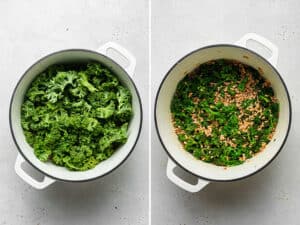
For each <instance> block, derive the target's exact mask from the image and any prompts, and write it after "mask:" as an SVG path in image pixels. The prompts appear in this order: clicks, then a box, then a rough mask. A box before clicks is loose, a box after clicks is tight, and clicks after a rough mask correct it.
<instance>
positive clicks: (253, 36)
mask: <svg viewBox="0 0 300 225" xmlns="http://www.w3.org/2000/svg"><path fill="white" fill-rule="evenodd" d="M249 40H253V41H256V42H258V43H260V44H262V45H264V46H265V47H266V48H267V49H269V50H270V51H271V57H270V58H269V59H268V61H269V62H270V63H271V64H272V65H273V66H276V65H277V61H278V47H277V46H276V45H274V44H273V43H272V42H271V41H269V40H268V39H266V38H264V37H262V36H260V35H258V34H255V33H248V34H245V35H244V36H243V37H242V38H241V39H240V40H238V41H237V42H235V44H236V45H240V46H243V47H247V41H249Z"/></svg>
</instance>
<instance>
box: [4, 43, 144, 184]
mask: <svg viewBox="0 0 300 225" xmlns="http://www.w3.org/2000/svg"><path fill="white" fill-rule="evenodd" d="M104 46H111V47H113V48H114V49H116V50H118V52H121V53H122V54H123V56H124V57H128V58H127V60H128V61H129V62H130V63H131V64H130V66H129V67H128V68H127V71H128V73H129V72H130V76H132V75H133V73H134V69H135V63H136V60H135V58H134V57H133V56H132V54H130V53H129V52H128V51H127V50H126V49H124V48H123V47H121V46H119V45H117V44H115V43H111V42H110V43H109V45H104ZM100 49H101V48H100ZM102 49H106V47H104V48H102ZM101 53H102V54H103V55H101V54H98V53H97V52H93V51H87V50H65V51H60V52H57V53H54V54H51V55H49V56H47V57H45V58H43V59H41V60H40V61H38V62H37V63H36V64H34V65H33V66H32V67H31V68H30V69H29V70H27V72H26V73H25V75H24V76H23V78H22V79H21V80H20V82H19V83H18V85H17V88H16V91H15V94H14V96H13V99H12V104H11V112H10V117H11V121H12V132H13V135H14V137H15V141H16V144H17V145H18V147H19V149H20V150H21V151H22V153H23V155H24V156H25V158H26V159H27V160H28V161H30V163H32V164H33V165H34V166H35V167H37V168H38V169H39V170H40V171H42V172H44V173H45V174H48V175H49V176H51V177H55V178H57V179H61V180H65V181H85V180H90V179H94V178H97V177H99V176H102V175H105V174H106V173H108V172H110V171H111V170H113V169H114V168H116V167H117V166H118V165H120V164H121V163H122V162H123V161H124V160H125V159H126V157H127V156H128V155H129V154H130V151H131V149H132V148H133V146H134V144H135V142H136V139H137V138H138V135H139V130H140V125H141V116H142V112H141V105H140V101H139V97H138V93H137V92H136V89H135V87H134V84H133V83H132V81H131V80H130V79H129V78H128V76H127V74H126V72H125V71H124V70H123V69H122V68H121V67H120V66H119V65H118V64H117V63H115V62H114V61H112V60H111V59H110V58H109V57H106V56H105V53H106V51H101ZM88 61H98V62H101V63H102V64H104V65H105V66H107V67H108V68H110V69H111V70H112V71H113V72H114V73H115V74H116V75H117V76H118V79H119V80H120V82H121V83H123V85H125V86H126V87H127V88H128V89H129V90H130V91H131V94H132V106H133V111H134V116H133V118H132V119H131V121H130V124H129V128H128V140H127V142H126V144H124V145H122V146H121V147H119V149H117V150H116V152H115V153H114V154H113V155H112V156H111V157H110V158H109V159H107V160H105V161H103V162H101V163H99V164H98V165H97V166H96V167H95V168H94V169H91V170H87V171H82V172H81V171H80V172H79V171H76V172H74V171H69V170H68V169H66V168H64V167H59V166H56V165H54V164H53V163H51V162H47V163H44V162H41V161H40V160H38V159H37V157H36V156H35V155H34V153H33V149H32V148H31V147H30V146H29V144H28V143H27V142H26V140H25V136H24V133H23V130H22V127H21V118H20V114H21V113H20V110H21V105H22V102H23V99H24V94H25V92H26V90H27V88H28V87H29V85H30V83H31V82H32V80H33V79H34V78H35V77H36V75H38V74H39V73H41V72H42V71H44V70H45V69H46V68H47V67H49V66H50V65H53V64H56V63H72V62H88ZM24 161H25V160H24V159H23V156H21V155H20V154H19V155H18V157H17V160H16V163H15V171H16V173H17V174H18V175H19V176H20V177H21V178H22V179H23V180H24V181H25V182H27V183H28V184H30V185H31V186H33V187H34V188H37V189H43V188H45V187H47V186H48V185H50V184H51V183H53V182H54V181H55V180H54V179H52V178H49V177H47V176H45V178H44V180H43V181H42V182H38V181H36V180H34V179H33V178H32V177H31V176H30V175H28V174H27V173H26V172H25V171H24V170H23V169H22V167H21V165H22V163H24Z"/></svg>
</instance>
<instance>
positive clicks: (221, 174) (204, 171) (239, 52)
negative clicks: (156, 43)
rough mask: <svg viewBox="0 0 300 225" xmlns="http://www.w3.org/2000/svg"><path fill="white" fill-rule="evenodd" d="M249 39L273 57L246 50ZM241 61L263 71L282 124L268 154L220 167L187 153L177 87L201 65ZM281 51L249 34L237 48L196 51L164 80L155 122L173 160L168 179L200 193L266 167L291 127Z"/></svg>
mask: <svg viewBox="0 0 300 225" xmlns="http://www.w3.org/2000/svg"><path fill="white" fill-rule="evenodd" d="M248 40H254V41H256V42H258V43H260V44H261V45H263V46H265V47H266V48H268V49H269V50H270V51H271V54H272V55H271V57H270V58H269V59H265V58H263V57H262V56H260V55H259V54H257V53H256V52H253V51H252V50H250V49H248V48H247V47H246V45H247V41H248ZM223 58H224V59H232V60H238V61H240V62H242V63H244V64H247V65H250V66H252V67H253V68H255V69H257V70H259V71H262V72H263V74H262V76H263V77H265V78H266V79H267V80H269V81H270V82H271V85H272V87H273V89H274V93H275V96H276V97H277V99H278V101H279V104H280V106H279V121H278V124H277V127H276V130H275V134H274V136H273V138H272V140H271V141H270V142H269V144H268V145H267V146H266V148H265V149H264V151H262V152H260V153H259V154H257V155H255V156H254V157H252V158H251V159H248V160H247V161H246V162H245V163H243V164H241V165H238V166H232V167H228V168H227V169H224V167H222V166H216V165H213V164H210V163H206V162H203V161H201V160H198V159H196V158H195V157H194V156H193V155H192V154H190V153H188V152H187V151H185V150H183V148H182V145H181V143H180V142H179V140H178V138H177V135H176V134H175V132H174V127H173V124H172V121H171V111H170V104H171V100H172V98H173V95H174V93H175V90H176V87H177V84H178V82H179V81H180V80H182V79H183V78H184V76H185V75H186V74H187V73H189V72H191V71H192V70H194V69H195V68H196V67H198V66H199V65H200V64H202V63H205V62H207V61H210V60H216V59H223ZM277 58H278V48H277V47H276V46H275V45H274V44H272V43H271V42H270V41H268V40H267V39H265V38H263V37H261V36H259V35H257V34H253V33H249V34H246V35H245V36H244V37H242V38H241V40H239V41H238V42H236V43H235V44H234V45H231V44H219V45H211V46H207V47H203V48H200V49H198V50H195V51H193V52H191V53H189V54H188V55H186V56H184V57H183V58H181V59H180V60H179V61H178V62H177V63H176V64H175V65H174V66H173V67H172V68H171V69H170V70H169V72H168V73H167V75H166V76H165V77H164V79H163V81H162V83H161V85H160V87H159V90H158V93H157V96H156V101H155V123H156V129H157V132H158V136H159V139H160V141H161V143H162V145H163V147H164V149H165V150H166V152H167V153H168V155H169V157H170V159H168V163H167V177H168V178H169V179H170V180H171V181H172V182H173V183H175V184H176V185H178V186H179V187H181V188H182V189H184V190H186V191H189V192H197V191H200V190H201V189H202V188H203V187H205V186H206V185H207V184H208V183H209V182H210V181H234V180H239V179H242V178H246V177H248V176H250V175H253V174H255V173H257V172H258V171H260V170H262V169H263V168H265V167H266V166H267V165H268V164H269V163H270V162H271V161H272V160H273V159H274V158H275V157H276V156H277V155H278V153H279V152H280V150H281V149H282V147H283V145H284V143H285V141H286V139H287V136H288V133H289V129H290V125H291V102H290V97H289V94H288V90H287V88H286V85H285V83H284V81H283V79H282V78H281V76H280V74H279V73H278V71H277V70H276V69H275V66H276V63H277ZM176 166H180V167H181V168H183V169H184V170H186V171H188V172H189V173H192V174H193V175H195V176H197V177H198V178H199V179H198V182H197V184H190V183H188V182H186V181H184V180H182V179H181V178H179V177H178V176H177V175H176V174H175V173H174V169H175V168H176Z"/></svg>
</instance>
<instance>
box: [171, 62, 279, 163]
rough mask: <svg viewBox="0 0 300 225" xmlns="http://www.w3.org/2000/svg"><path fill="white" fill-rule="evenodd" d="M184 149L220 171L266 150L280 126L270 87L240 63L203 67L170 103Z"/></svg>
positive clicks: (188, 77)
mask: <svg viewBox="0 0 300 225" xmlns="http://www.w3.org/2000/svg"><path fill="white" fill-rule="evenodd" d="M171 113H172V119H173V123H174V127H175V132H176V134H177V135H178V139H179V141H180V142H181V143H182V145H183V147H184V149H185V150H186V151H188V152H190V153H192V154H193V155H194V156H195V157H196V158H198V159H201V160H203V161H205V162H210V163H213V164H215V165H219V166H234V165H239V164H241V163H243V162H244V161H245V160H246V159H248V158H251V157H252V156H254V154H255V153H258V152H259V151H262V150H263V149H264V148H265V146H266V145H267V144H268V143H269V141H270V140H271V138H272V136H273V133H274V130H275V127H276V125H277V121H278V114H279V104H278V101H277V99H276V98H275V97H274V92H273V89H272V87H271V85H270V83H269V82H268V81H267V80H265V79H264V78H263V77H262V76H261V75H260V73H259V72H258V71H257V70H256V69H254V68H252V67H250V66H247V65H244V64H242V63H240V62H236V61H229V60H224V59H221V60H216V61H210V62H207V63H204V64H202V65H200V66H199V67H197V68H196V69H195V70H194V71H192V72H191V73H189V74H187V75H186V76H185V77H184V78H183V79H182V80H181V81H180V82H179V84H178V86H177V89H176V92H175V94H174V97H173V100H172V103H171Z"/></svg>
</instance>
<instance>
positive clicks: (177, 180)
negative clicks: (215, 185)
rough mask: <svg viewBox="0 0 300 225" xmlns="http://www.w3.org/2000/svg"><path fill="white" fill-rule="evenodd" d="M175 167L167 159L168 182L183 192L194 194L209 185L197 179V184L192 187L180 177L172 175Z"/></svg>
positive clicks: (207, 182)
mask: <svg viewBox="0 0 300 225" xmlns="http://www.w3.org/2000/svg"><path fill="white" fill-rule="evenodd" d="M176 167H177V165H176V164H175V163H174V162H173V161H172V160H171V159H168V163H167V177H168V178H169V180H170V181H172V182H173V183H174V184H176V185H177V186H178V187H180V188H182V189H183V190H185V191H188V192H192V193H195V192H198V191H200V190H201V189H203V188H204V187H205V186H206V185H208V184H209V181H206V180H202V179H198V182H197V184H194V185H193V184H190V183H188V182H186V181H184V180H182V179H181V178H180V177H178V176H177V175H176V174H175V173H174V169H175V168H176Z"/></svg>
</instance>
